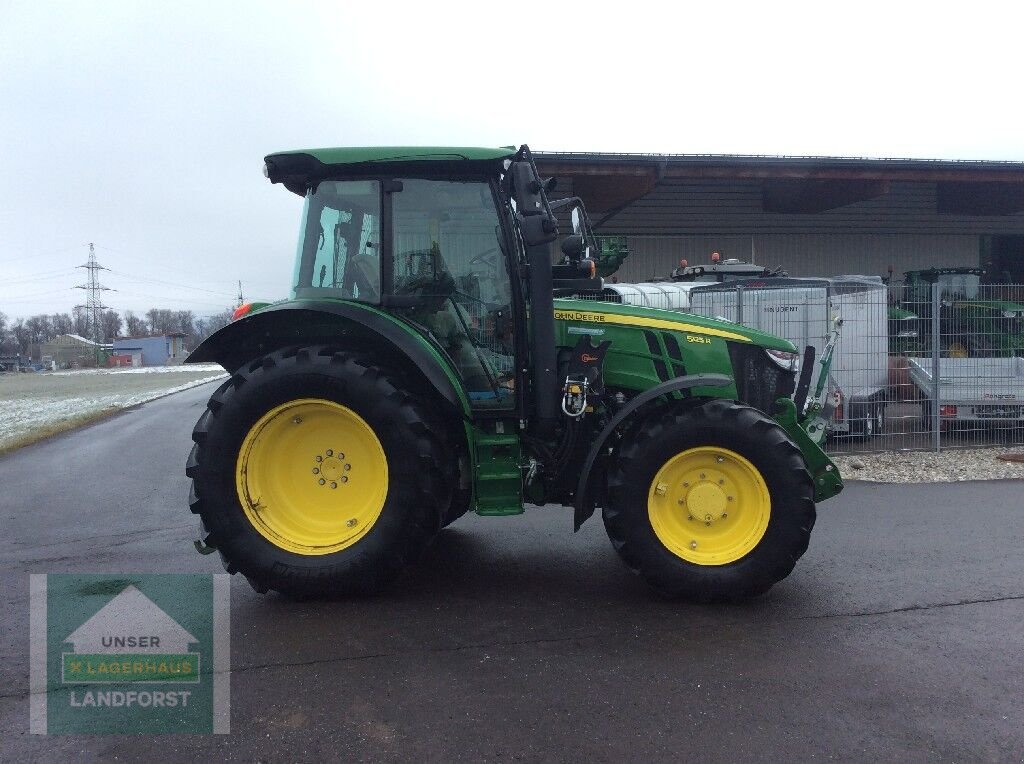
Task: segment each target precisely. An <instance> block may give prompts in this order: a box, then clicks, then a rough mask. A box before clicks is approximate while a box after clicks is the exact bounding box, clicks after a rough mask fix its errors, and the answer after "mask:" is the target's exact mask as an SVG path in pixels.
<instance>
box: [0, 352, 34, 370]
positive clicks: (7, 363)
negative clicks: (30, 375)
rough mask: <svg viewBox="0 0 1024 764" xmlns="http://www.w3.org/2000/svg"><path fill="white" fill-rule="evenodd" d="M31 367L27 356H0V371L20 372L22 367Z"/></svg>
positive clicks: (30, 360) (30, 361)
mask: <svg viewBox="0 0 1024 764" xmlns="http://www.w3.org/2000/svg"><path fill="white" fill-rule="evenodd" d="M31 365H32V359H31V358H29V357H28V356H27V355H21V354H20V353H18V354H17V355H0V371H21V369H22V367H28V366H31Z"/></svg>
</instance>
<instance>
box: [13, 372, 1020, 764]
mask: <svg viewBox="0 0 1024 764" xmlns="http://www.w3.org/2000/svg"><path fill="white" fill-rule="evenodd" d="M210 392H212V386H204V387H200V388H196V389H194V390H190V391H186V392H183V393H180V394H177V395H173V396H170V397H168V398H164V399H161V400H158V401H154V402H152V403H149V404H146V405H145V406H142V407H140V408H138V409H135V410H132V411H129V412H126V413H125V414H123V415H120V416H117V417H115V418H113V419H111V420H108V421H105V422H102V423H100V424H97V425H94V426H91V427H87V428H85V429H82V430H78V431H76V432H73V433H70V434H67V435H64V436H60V437H57V438H55V439H52V440H49V441H46V442H44V443H40V444H37V445H35V446H31V447H29V448H25V449H22V450H21V451H19V452H16V453H14V454H11V455H9V456H6V457H2V458H0V528H2V532H3V539H4V540H3V544H2V546H0V583H2V585H3V588H2V593H0V618H2V620H0V623H2V630H0V760H3V761H47V762H49V761H58V760H86V761H89V760H110V759H113V758H115V757H116V758H118V759H123V760H143V759H144V760H147V761H163V760H198V759H200V757H213V758H215V759H217V760H223V761H235V760H238V761H257V760H260V761H274V760H289V761H300V760H306V759H314V758H315V759H326V760H355V759H375V760H376V759H387V760H397V759H403V760H407V759H427V760H439V759H453V758H456V757H461V758H466V759H471V760H485V761H490V760H498V761H503V760H511V759H516V760H519V759H523V760H554V761H569V760H572V761H577V760H593V761H603V760H628V761H633V760H648V761H661V760H668V759H672V760H676V761H678V760H697V761H746V760H773V761H774V760H780V761H787V760H799V761H804V760H811V759H828V758H843V759H848V760H855V761H860V760H877V759H883V760H897V759H898V760H901V761H933V760H934V761H977V760H984V761H1020V760H1022V758H1024V581H1022V571H1024V563H1022V558H1021V549H1022V547H1024V481H997V482H989V483H959V484H945V485H913V486H900V485H880V484H869V483H851V484H849V485H848V486H847V489H846V491H845V492H844V493H843V494H842V495H841V496H840V497H838V498H836V499H834V500H831V501H829V502H826V503H824V504H822V505H821V506H820V507H819V514H818V523H817V526H816V527H815V529H814V533H813V536H812V539H811V546H810V549H809V550H808V552H807V554H806V555H805V556H804V558H803V559H802V560H801V561H800V563H799V564H798V565H797V568H796V570H795V571H794V572H793V574H792V575H791V576H790V577H789V578H788V579H786V580H785V581H784V582H782V583H781V584H779V585H778V586H776V587H775V588H774V589H773V590H772V591H771V592H769V593H768V594H767V595H766V596H764V597H761V598H760V599H757V600H754V601H751V602H749V603H745V604H742V605H734V606H727V607H721V606H716V607H706V606H691V605H681V604H679V603H673V602H667V601H664V600H662V599H660V598H658V597H657V596H655V595H652V594H651V593H649V592H648V591H647V590H646V588H645V587H644V586H643V585H642V584H641V582H640V581H639V580H638V579H636V578H635V577H634V576H633V575H632V574H631V573H630V572H629V571H628V570H627V569H626V568H625V567H624V566H623V565H622V564H621V563H620V562H619V560H618V558H617V556H616V555H615V553H614V552H613V550H612V549H611V547H610V545H609V543H608V541H607V538H606V537H605V535H604V529H603V527H602V525H601V522H600V520H599V519H597V518H595V519H594V520H591V521H590V522H588V523H587V524H586V525H585V526H584V528H583V529H582V530H581V531H580V533H578V534H576V535H573V534H572V532H571V530H572V528H571V522H572V518H571V513H570V511H569V510H567V509H563V508H560V507H543V508H533V509H530V510H529V511H528V512H527V513H526V514H524V515H522V516H519V517H513V518H478V517H467V518H463V519H462V520H460V521H459V522H458V523H456V524H455V525H454V526H453V527H452V528H450V529H448V530H446V531H444V532H443V533H442V534H441V535H440V536H439V537H438V539H437V540H436V542H435V543H434V545H433V546H432V547H431V549H430V550H429V552H428V553H427V554H426V555H425V557H424V559H423V560H422V561H421V562H420V563H419V564H418V565H417V566H416V567H415V568H414V569H412V570H410V571H409V572H408V574H407V575H406V576H405V577H404V578H403V579H402V580H401V581H400V583H399V585H398V586H397V587H396V588H395V589H394V590H393V591H391V592H389V593H388V594H386V595H384V596H380V597H376V598H372V599H361V600H342V601H333V602H326V603H314V602H292V601H288V600H286V599H283V598H281V597H279V596H276V595H269V596H260V595H257V594H255V593H254V592H253V591H252V590H251V589H250V588H249V586H248V584H246V582H245V581H244V580H242V579H239V578H238V577H237V576H236V577H235V578H234V579H233V581H232V589H231V597H232V678H231V687H232V712H231V734H230V735H226V736H213V735H210V736H201V735H172V736H159V737H156V736H154V737H144V736H131V735H124V736H56V735H54V736H46V737H43V736H34V735H30V734H29V732H28V718H29V700H28V650H29V648H28V588H29V584H28V581H29V579H28V574H29V573H64V572H91V573H105V572H190V571H195V572H222V571H221V569H220V565H219V562H218V560H217V557H216V556H215V555H214V556H208V557H202V556H199V555H197V554H196V553H195V551H194V550H193V547H192V538H193V528H194V521H193V517H192V516H191V515H190V514H189V512H188V508H187V506H186V497H187V492H188V484H187V480H186V478H185V477H184V474H183V465H184V461H185V457H186V455H187V453H188V448H189V432H190V430H191V427H192V424H193V422H194V421H195V419H196V418H197V417H198V416H199V414H200V413H201V412H202V407H203V405H204V403H205V399H206V397H207V396H208V395H209V394H210Z"/></svg>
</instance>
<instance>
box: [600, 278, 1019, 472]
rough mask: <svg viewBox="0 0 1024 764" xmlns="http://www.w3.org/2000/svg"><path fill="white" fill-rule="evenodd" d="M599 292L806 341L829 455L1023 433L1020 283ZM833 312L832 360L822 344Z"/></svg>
mask: <svg viewBox="0 0 1024 764" xmlns="http://www.w3.org/2000/svg"><path fill="white" fill-rule="evenodd" d="M604 299H607V300H611V301H615V302H623V303H628V304H635V305H645V306H648V307H654V308H663V309H669V310H677V311H686V312H692V313H696V314H699V315H704V316H709V317H717V318H725V319H727V320H729V321H734V322H736V323H740V324H743V325H745V326H750V327H753V328H757V329H762V330H764V331H767V332H770V333H772V334H775V335H778V336H781V337H785V338H786V339H789V340H790V341H792V342H793V343H794V344H795V345H796V346H797V348H798V349H799V350H800V351H801V352H803V351H804V349H805V348H806V347H808V346H812V347H814V348H815V360H814V371H813V374H812V378H811V391H812V395H813V392H814V391H815V389H816V388H817V387H818V385H819V382H820V385H821V390H822V398H823V400H824V402H825V410H824V412H823V414H824V415H825V416H826V418H827V420H828V421H829V427H830V436H829V438H828V441H827V443H826V448H827V450H829V451H830V452H832V453H840V452H850V451H882V450H890V449H915V450H923V449H932V450H940V449H942V448H948V447H971V446H989V445H996V444H999V445H1001V444H1007V443H1013V444H1020V443H1024V286H1021V285H984V284H979V283H978V280H977V277H973V278H972V277H971V276H970V275H966V276H965V275H963V274H943V275H940V276H938V277H937V280H935V281H933V282H921V283H916V284H910V285H898V286H895V285H886V284H884V283H882V281H881V280H880V279H878V278H876V277H863V276H844V277H835V278H827V279H785V278H779V279H761V280H759V281H756V282H753V283H752V284H751V282H747V283H746V284H744V283H743V282H724V283H720V284H719V283H715V284H701V283H685V284H683V283H673V282H658V283H652V284H629V285H627V284H609V285H608V288H607V289H606V290H605V294H604ZM836 319H838V320H839V321H840V322H841V324H840V326H839V339H838V341H837V343H836V345H835V351H834V354H833V357H832V365H831V369H829V371H828V373H827V374H825V375H822V364H821V360H822V354H823V351H824V350H825V347H826V343H827V340H828V337H829V335H830V333H831V331H832V329H833V327H834V326H835V324H834V322H835V320H836Z"/></svg>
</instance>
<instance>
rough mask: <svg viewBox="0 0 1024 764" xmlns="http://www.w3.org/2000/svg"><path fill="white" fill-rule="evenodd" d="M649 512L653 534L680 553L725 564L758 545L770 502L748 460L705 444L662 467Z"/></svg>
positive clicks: (687, 557)
mask: <svg viewBox="0 0 1024 764" xmlns="http://www.w3.org/2000/svg"><path fill="white" fill-rule="evenodd" d="M648 514H649V517H650V520H651V526H652V528H653V529H654V532H655V535H657V536H658V538H659V540H661V542H662V543H663V544H664V545H665V546H666V547H667V548H668V549H669V550H670V551H671V552H673V553H674V554H676V555H677V556H679V557H682V558H683V559H684V560H687V561H688V562H694V563H698V564H702V565H725V564H728V563H730V562H735V561H736V560H738V559H740V558H741V557H743V556H744V555H746V554H747V553H749V552H750V551H751V550H752V549H753V548H754V547H755V546H757V544H758V542H759V541H760V540H761V538H762V537H763V536H764V533H765V530H766V529H767V527H768V520H769V518H770V514H771V501H770V498H769V495H768V488H767V485H766V484H765V482H764V478H763V477H762V476H761V474H760V472H758V470H757V468H756V467H754V465H753V464H751V462H750V461H748V460H747V459H745V458H744V457H742V456H740V455H739V454H736V453H734V452H732V451H729V450H728V449H724V448H718V447H714V446H703V447H699V448H692V449H689V450H687V451H684V452H682V453H680V454H677V455H676V456H674V457H672V458H671V459H669V460H668V461H667V462H665V464H664V465H663V466H662V467H661V469H660V470H658V472H657V473H656V475H655V478H654V481H653V482H652V485H651V491H650V494H649V497H648Z"/></svg>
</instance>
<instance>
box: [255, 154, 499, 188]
mask: <svg viewBox="0 0 1024 764" xmlns="http://www.w3.org/2000/svg"><path fill="white" fill-rule="evenodd" d="M516 151H517V149H516V148H515V147H513V146H503V147H500V148H480V147H470V146H341V147H337V148H322V149H300V150H296V151H281V152H277V153H275V154H268V155H267V156H266V158H265V161H266V167H265V174H266V176H267V177H268V178H269V179H270V181H271V183H283V184H284V185H285V187H287V188H288V189H289V190H290V191H294V192H295V193H298V194H304V193H305V188H306V186H307V185H308V184H309V183H310V182H311V181H317V180H321V179H323V178H327V177H330V176H332V175H344V174H346V173H348V172H353V173H358V172H366V171H368V170H372V168H374V167H377V166H379V165H396V166H400V165H408V164H419V163H430V164H431V166H434V165H435V164H436V165H437V166H438V167H440V166H441V165H449V166H454V167H456V168H457V167H463V168H465V169H467V170H468V169H470V168H471V167H473V166H477V167H479V166H481V165H486V164H490V163H493V162H498V161H501V160H504V159H511V158H512V157H513V156H515V154H516Z"/></svg>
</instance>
